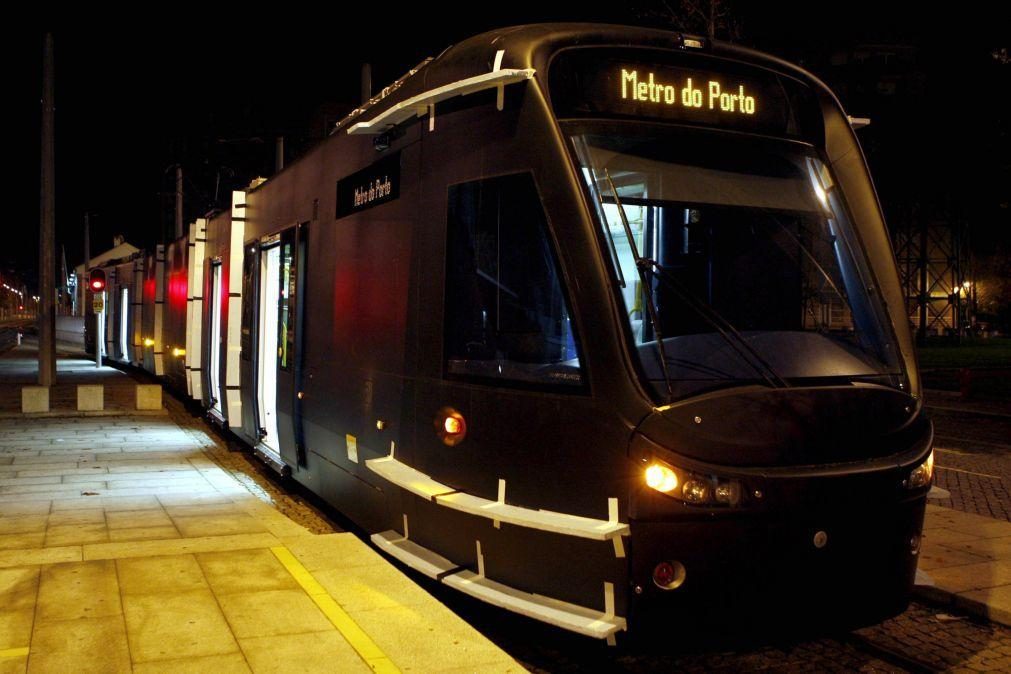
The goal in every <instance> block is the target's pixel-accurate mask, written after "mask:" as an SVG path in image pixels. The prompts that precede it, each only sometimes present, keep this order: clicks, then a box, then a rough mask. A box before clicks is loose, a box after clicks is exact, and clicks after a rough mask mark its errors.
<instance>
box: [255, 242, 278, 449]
mask: <svg viewBox="0 0 1011 674" xmlns="http://www.w3.org/2000/svg"><path fill="white" fill-rule="evenodd" d="M279 244H280V241H279V239H277V238H274V239H273V240H272V241H269V242H265V243H264V244H263V247H262V249H261V251H260V284H259V285H260V287H259V293H258V295H259V307H258V309H259V311H258V312H257V314H258V316H257V340H256V341H257V353H256V406H257V423H258V425H259V435H260V449H262V450H264V451H265V452H266V453H267V454H269V455H271V458H273V459H275V460H277V459H278V458H279V456H280V445H279V444H278V439H277V361H278V347H279V345H280V340H279V339H278V328H279V321H278V308H279V305H280V301H279V300H280V288H281V246H280V245H279Z"/></svg>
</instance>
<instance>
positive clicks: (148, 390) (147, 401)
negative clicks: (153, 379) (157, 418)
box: [137, 384, 161, 410]
mask: <svg viewBox="0 0 1011 674" xmlns="http://www.w3.org/2000/svg"><path fill="white" fill-rule="evenodd" d="M137 409H138V410H160V409H161V385H160V384H137Z"/></svg>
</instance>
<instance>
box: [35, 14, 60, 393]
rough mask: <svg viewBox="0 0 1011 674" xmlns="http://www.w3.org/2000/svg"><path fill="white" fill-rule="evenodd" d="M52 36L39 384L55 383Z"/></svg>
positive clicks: (49, 40) (45, 109)
mask: <svg viewBox="0 0 1011 674" xmlns="http://www.w3.org/2000/svg"><path fill="white" fill-rule="evenodd" d="M53 76H54V68H53V35H52V33H46V38H45V47H44V51H43V57H42V180H41V183H42V195H41V198H42V205H41V208H40V211H41V214H42V223H41V226H40V227H39V315H38V321H39V385H40V386H52V385H53V384H54V383H55V381H56V314H55V312H54V306H53V305H54V301H53V300H54V295H55V291H56V289H55V285H56V283H55V282H56V278H55V277H56V250H55V247H56V235H55V230H56V223H55V220H56V216H55V210H56V198H55V195H56V186H55V175H56V162H55V145H54V137H53V129H54V117H55V106H54V104H53V98H54V92H55V87H54V84H53Z"/></svg>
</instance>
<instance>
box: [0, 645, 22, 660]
mask: <svg viewBox="0 0 1011 674" xmlns="http://www.w3.org/2000/svg"><path fill="white" fill-rule="evenodd" d="M27 655H28V647H27V646H25V647H24V648H8V649H7V650H4V651H0V659H2V658H23V657H25V656H27Z"/></svg>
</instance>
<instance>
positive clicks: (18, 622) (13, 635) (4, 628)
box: [0, 607, 35, 651]
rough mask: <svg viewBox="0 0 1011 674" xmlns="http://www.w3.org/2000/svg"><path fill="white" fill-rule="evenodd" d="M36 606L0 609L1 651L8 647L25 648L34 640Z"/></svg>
mask: <svg viewBox="0 0 1011 674" xmlns="http://www.w3.org/2000/svg"><path fill="white" fill-rule="evenodd" d="M34 619H35V609H34V608H22V609H13V608H7V607H4V608H3V610H0V651H4V650H7V649H8V648H24V647H25V646H27V645H29V644H30V643H31V640H32V622H33V621H34Z"/></svg>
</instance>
